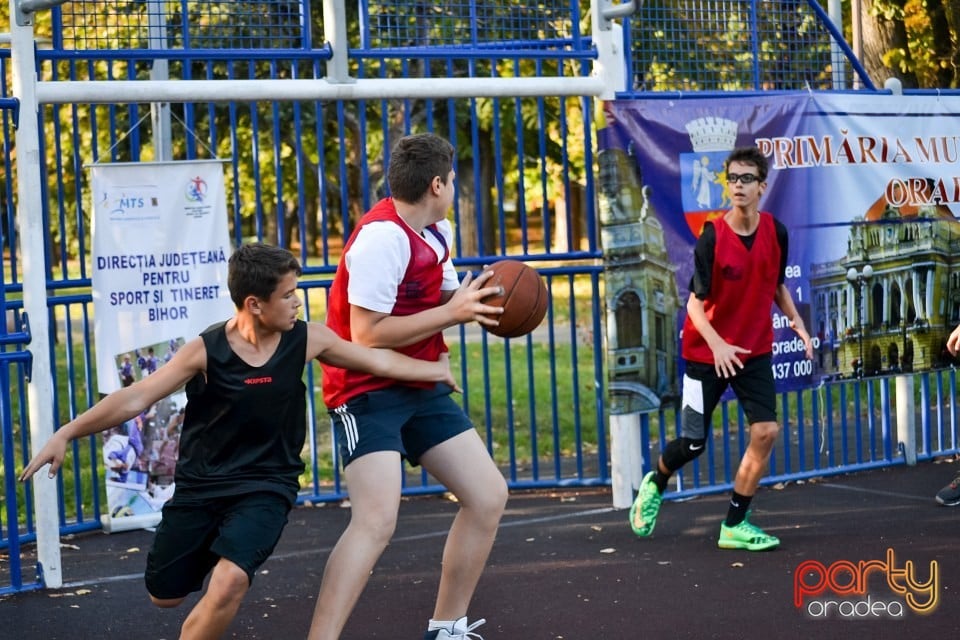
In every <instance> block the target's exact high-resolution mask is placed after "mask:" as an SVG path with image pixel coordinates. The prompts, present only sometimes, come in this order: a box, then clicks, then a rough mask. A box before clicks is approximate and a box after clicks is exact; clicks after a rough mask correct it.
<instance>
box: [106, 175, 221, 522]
mask: <svg viewBox="0 0 960 640" xmlns="http://www.w3.org/2000/svg"><path fill="white" fill-rule="evenodd" d="M90 171H91V189H92V193H93V212H94V215H93V243H92V244H93V250H92V256H91V258H92V263H93V266H92V295H93V304H94V339H95V342H96V345H97V386H98V390H99V391H100V392H101V393H104V394H106V393H111V392H113V391H115V390H117V389H120V388H122V387H125V386H129V385H131V384H134V383H136V382H137V381H138V380H142V379H143V378H145V377H146V376H149V375H151V374H152V373H154V372H155V371H156V370H157V369H158V368H159V367H162V366H163V364H164V363H165V362H167V361H169V360H170V359H171V358H172V357H174V354H175V353H176V352H177V350H178V349H179V348H180V346H182V345H183V344H184V342H185V340H186V339H190V338H193V337H195V336H197V335H199V334H200V333H201V332H202V331H203V330H204V329H206V328H207V327H208V326H210V325H212V324H214V323H216V322H219V321H222V320H225V319H227V318H229V317H230V316H231V315H232V314H233V311H234V305H233V302H232V301H231V300H230V294H229V291H228V288H227V260H228V258H229V256H230V255H231V254H232V252H233V247H232V246H231V244H230V237H229V232H228V228H227V210H226V199H225V192H224V181H223V163H222V162H220V161H184V162H157V163H153V162H151V163H117V164H97V165H93V166H91V167H90ZM114 372H115V373H114ZM184 406H185V398H184V397H183V394H176V395H174V396H171V397H169V398H165V399H163V400H161V401H160V402H158V403H156V404H155V405H154V406H153V407H151V408H150V410H149V411H146V412H144V413H143V414H141V415H140V416H137V418H135V419H134V420H131V421H129V422H128V423H127V424H126V425H122V426H120V427H118V428H116V429H114V430H112V431H111V432H109V433H108V434H107V437H106V438H105V439H104V452H103V457H104V463H105V464H106V466H107V469H108V470H109V476H108V480H107V483H106V484H107V490H108V496H107V497H108V504H109V507H110V513H111V519H113V518H114V516H112V514H114V513H116V514H117V518H116V520H117V521H116V522H111V523H110V524H111V526H113V527H117V526H119V527H126V526H127V524H125V523H124V521H123V517H124V516H126V517H127V518H128V520H127V523H129V524H130V527H133V526H134V524H133V523H134V522H135V523H137V524H140V523H142V525H141V526H154V525H155V524H156V523H157V522H159V518H160V513H159V510H160V507H161V506H162V504H163V502H165V501H166V499H167V498H169V496H170V494H171V493H172V491H173V469H174V466H175V465H176V455H177V450H178V448H177V444H178V442H179V430H178V429H179V427H177V426H176V425H177V424H178V421H180V420H182V409H183V407H184ZM148 510H152V511H153V514H152V517H147V516H150V515H151V514H150V513H149V511H148ZM141 516H143V517H141ZM105 528H106V527H105ZM108 530H109V529H108Z"/></svg>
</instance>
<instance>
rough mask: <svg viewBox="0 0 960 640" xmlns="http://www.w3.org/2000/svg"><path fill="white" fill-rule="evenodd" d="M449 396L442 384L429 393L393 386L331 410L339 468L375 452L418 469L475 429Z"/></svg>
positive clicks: (427, 391)
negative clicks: (394, 455)
mask: <svg viewBox="0 0 960 640" xmlns="http://www.w3.org/2000/svg"><path fill="white" fill-rule="evenodd" d="M452 392H453V389H452V388H451V387H450V386H448V385H445V384H437V385H436V386H435V387H434V388H432V389H423V388H418V387H407V386H403V385H394V386H392V387H387V388H385V389H378V390H376V391H370V392H368V393H362V394H360V395H358V396H356V397H354V398H351V399H350V400H349V401H348V402H346V403H345V404H343V405H341V406H339V407H337V408H335V409H330V411H329V413H330V419H331V421H332V422H333V428H334V433H335V434H336V437H337V444H338V451H339V454H340V462H341V464H342V465H343V466H344V467H346V466H347V465H348V464H350V462H351V461H352V460H355V459H356V458H359V457H360V456H362V455H365V454H368V453H373V452H376V451H399V452H400V455H401V456H403V457H404V458H406V459H407V460H408V461H409V462H410V464H412V465H418V464H420V456H422V455H423V454H424V453H426V452H427V451H428V450H430V449H431V448H433V447H435V446H436V445H438V444H440V443H441V442H446V441H447V440H449V439H450V438H452V437H454V436H456V435H459V434H461V433H463V432H464V431H467V430H469V429H473V423H471V422H470V418H468V417H467V415H466V414H465V413H464V412H463V407H461V406H460V405H459V404H458V403H457V402H456V401H454V400H453V398H451V397H450V394H451V393H452Z"/></svg>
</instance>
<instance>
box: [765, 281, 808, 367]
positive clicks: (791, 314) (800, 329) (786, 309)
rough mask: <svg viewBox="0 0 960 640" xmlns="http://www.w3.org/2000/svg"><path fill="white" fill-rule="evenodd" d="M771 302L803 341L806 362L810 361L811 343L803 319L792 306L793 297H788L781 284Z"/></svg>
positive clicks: (785, 288)
mask: <svg viewBox="0 0 960 640" xmlns="http://www.w3.org/2000/svg"><path fill="white" fill-rule="evenodd" d="M773 300H774V302H776V303H777V306H778V307H780V310H781V311H783V313H784V315H786V316H787V318H789V320H790V328H791V329H793V330H794V331H796V332H797V335H798V336H800V339H801V340H803V346H804V347H805V348H806V356H807V360H812V359H813V342H812V341H811V340H810V334H809V333H807V328H806V327H805V326H804V324H803V318H801V317H800V312H798V311H797V307H796V305H795V304H793V297H792V296H791V295H790V290H789V289H787V285H785V284H781V285H780V286H778V287H777V292H776V294H774V297H773Z"/></svg>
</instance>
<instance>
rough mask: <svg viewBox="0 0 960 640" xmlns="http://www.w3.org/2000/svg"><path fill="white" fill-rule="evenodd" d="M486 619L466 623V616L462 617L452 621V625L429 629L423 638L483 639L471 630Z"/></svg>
mask: <svg viewBox="0 0 960 640" xmlns="http://www.w3.org/2000/svg"><path fill="white" fill-rule="evenodd" d="M484 622H486V620H484V619H483V618H480V619H479V620H477V621H476V622H474V623H473V624H470V625H468V624H467V618H466V617H463V618H460V619H459V620H455V621H454V622H453V626H451V627H450V628H444V629H431V630H430V631H427V632H426V633H425V634H423V640H483V638H482V637H481V636H480V634H477V633H474V632H473V630H474V629H476V628H477V627H479V626H480V625H482V624H483V623H484Z"/></svg>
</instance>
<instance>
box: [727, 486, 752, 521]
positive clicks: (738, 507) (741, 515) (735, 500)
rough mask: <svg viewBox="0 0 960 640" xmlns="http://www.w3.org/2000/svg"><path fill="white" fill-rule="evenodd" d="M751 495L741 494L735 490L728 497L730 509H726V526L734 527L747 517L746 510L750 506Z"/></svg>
mask: <svg viewBox="0 0 960 640" xmlns="http://www.w3.org/2000/svg"><path fill="white" fill-rule="evenodd" d="M752 499H753V496H742V495H740V494H739V493H737V492H736V491H734V492H733V496H732V497H731V498H730V509H729V510H728V511H727V520H726V522H725V524H726V525H727V526H728V527H735V526H737V525H738V524H740V523H741V522H743V521H744V520H746V518H747V510H748V509H749V508H750V501H751V500H752Z"/></svg>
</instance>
